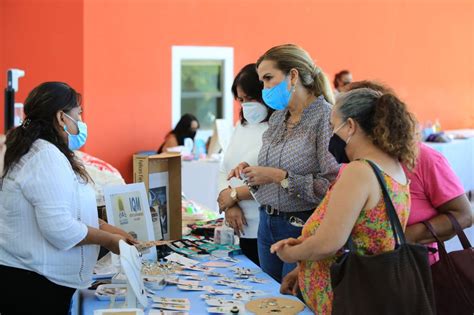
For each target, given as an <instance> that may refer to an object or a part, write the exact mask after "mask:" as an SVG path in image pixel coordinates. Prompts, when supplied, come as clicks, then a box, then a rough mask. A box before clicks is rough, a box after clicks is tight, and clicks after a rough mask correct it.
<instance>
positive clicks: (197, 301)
mask: <svg viewBox="0 0 474 315" xmlns="http://www.w3.org/2000/svg"><path fill="white" fill-rule="evenodd" d="M235 258H237V259H238V260H239V263H238V264H236V265H235V266H239V267H245V268H252V269H253V268H258V267H257V266H256V265H255V264H253V263H252V262H251V261H250V260H249V259H248V258H247V257H245V256H243V255H239V256H236V257H235ZM214 271H216V272H220V273H223V274H225V275H227V276H229V277H233V272H232V271H231V270H229V269H227V268H215V269H214ZM256 277H257V278H262V279H267V280H268V282H267V283H263V284H260V283H251V282H249V281H247V280H244V282H243V283H244V284H246V285H250V286H252V287H253V289H254V290H262V291H264V292H265V293H266V295H265V296H259V297H256V298H261V297H270V296H271V297H286V298H289V299H297V298H295V297H293V296H288V295H281V294H280V293H279V292H280V284H279V283H277V282H276V281H275V280H273V279H272V278H271V277H270V276H268V275H267V274H266V273H264V272H263V271H262V272H260V273H258V274H257V275H256ZM217 279H219V278H217V277H208V279H207V280H206V281H202V282H201V284H203V285H212V286H213V287H215V288H220V289H227V287H224V286H219V285H217V284H214V283H212V282H213V281H214V280H217ZM235 291H238V290H235ZM157 292H158V294H159V296H163V297H170V298H171V297H176V298H188V299H189V300H190V302H191V310H190V311H189V314H207V311H206V308H207V307H208V306H207V304H206V302H205V301H204V300H203V299H201V298H200V297H199V296H200V295H201V294H205V293H206V292H205V291H181V290H179V289H178V288H177V287H176V286H175V285H167V286H166V287H165V289H164V290H162V291H157ZM216 297H221V298H226V299H232V296H231V295H218V296H216ZM79 300H80V302H79V308H80V313H81V314H85V315H92V314H94V310H97V309H106V308H108V307H109V302H108V301H100V300H98V299H97V298H96V297H95V295H94V291H93V290H80V291H79ZM244 303H245V302H244ZM119 305H123V301H116V302H115V307H119ZM248 314H251V313H250V312H249V313H248ZM300 314H312V312H311V311H310V310H309V309H308V308H305V310H304V311H303V312H301V313H300Z"/></svg>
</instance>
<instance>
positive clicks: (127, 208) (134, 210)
mask: <svg viewBox="0 0 474 315" xmlns="http://www.w3.org/2000/svg"><path fill="white" fill-rule="evenodd" d="M104 199H105V207H106V211H107V221H108V223H109V224H111V225H114V226H117V227H119V228H121V229H123V230H124V231H126V232H127V233H129V234H130V235H132V236H133V237H135V238H136V239H137V240H140V241H155V240H160V239H162V238H163V235H162V233H161V228H159V231H155V230H154V227H156V225H153V221H152V216H151V211H150V206H149V204H148V198H147V195H146V189H145V184H144V183H135V184H128V185H118V186H106V187H104ZM156 236H161V237H160V238H158V239H156ZM151 252H154V251H151ZM152 254H154V257H155V259H156V253H152ZM151 256H152V257H153V255H151Z"/></svg>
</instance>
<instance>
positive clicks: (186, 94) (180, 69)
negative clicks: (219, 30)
mask: <svg viewBox="0 0 474 315" xmlns="http://www.w3.org/2000/svg"><path fill="white" fill-rule="evenodd" d="M172 55H173V62H172V77H173V83H172V113H173V117H172V122H173V126H175V125H176V124H177V123H178V121H179V119H180V118H181V116H182V115H183V114H185V113H190V114H193V115H195V116H196V117H197V118H198V120H199V122H200V124H201V128H200V130H199V132H198V135H197V137H198V138H201V139H204V140H205V139H207V138H208V137H209V136H210V135H211V134H212V129H213V126H214V121H215V119H216V118H224V119H229V120H231V121H233V96H232V92H231V86H232V80H233V77H234V75H233V67H234V65H233V55H234V51H233V48H229V47H188V46H174V47H173V48H172Z"/></svg>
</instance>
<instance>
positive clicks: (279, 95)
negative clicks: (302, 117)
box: [262, 78, 293, 110]
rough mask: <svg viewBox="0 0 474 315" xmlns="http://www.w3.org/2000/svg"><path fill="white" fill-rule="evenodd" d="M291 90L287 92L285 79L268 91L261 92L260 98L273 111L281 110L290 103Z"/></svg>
mask: <svg viewBox="0 0 474 315" xmlns="http://www.w3.org/2000/svg"><path fill="white" fill-rule="evenodd" d="M292 94H293V89H291V90H290V91H288V81H287V78H285V80H283V81H281V82H280V83H278V84H277V85H275V86H274V87H272V88H269V89H263V90H262V96H263V100H264V101H265V103H266V104H267V105H268V106H270V107H271V108H273V109H274V110H283V109H285V108H287V107H288V104H289V103H290V99H291V95H292Z"/></svg>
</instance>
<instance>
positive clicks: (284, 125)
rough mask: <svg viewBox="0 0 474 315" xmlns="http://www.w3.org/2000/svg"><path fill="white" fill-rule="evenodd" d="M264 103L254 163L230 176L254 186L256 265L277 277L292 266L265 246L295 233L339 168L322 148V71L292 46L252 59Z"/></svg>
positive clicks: (325, 84) (327, 98)
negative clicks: (266, 112) (264, 122)
mask: <svg viewBox="0 0 474 315" xmlns="http://www.w3.org/2000/svg"><path fill="white" fill-rule="evenodd" d="M257 72H258V75H259V78H260V80H261V81H263V84H264V89H263V91H262V93H263V98H264V101H265V102H266V103H267V104H268V105H269V106H270V107H272V108H274V109H275V110H276V111H275V112H274V113H273V115H272V117H271V118H270V120H269V128H268V130H267V131H266V132H265V133H264V134H263V145H262V148H261V150H260V153H259V158H258V166H251V165H248V163H246V162H245V161H244V162H242V163H240V164H239V165H238V166H237V167H236V168H235V171H234V172H233V175H235V176H241V175H242V177H247V180H248V183H249V185H251V186H253V187H255V188H258V189H257V191H256V193H255V197H256V199H257V201H258V202H259V203H260V204H261V207H260V224H259V230H258V251H259V259H260V264H261V267H262V269H263V270H264V271H265V272H266V273H268V274H270V275H271V276H272V277H273V278H275V279H276V280H278V281H281V279H282V278H283V277H284V276H285V275H286V274H287V273H288V272H290V271H291V270H292V269H293V268H294V267H295V265H294V264H286V263H284V262H282V261H281V260H280V259H279V258H278V257H277V256H276V255H275V254H271V253H270V246H271V245H272V244H273V243H275V242H277V241H279V240H281V239H285V238H287V237H298V236H300V235H301V228H302V226H303V224H304V222H305V221H306V219H307V218H308V217H309V216H310V215H311V214H312V212H313V210H314V209H315V208H316V207H317V206H318V204H319V202H320V201H321V199H322V198H323V196H324V195H325V193H326V191H327V190H328V188H329V185H330V183H331V182H332V181H333V180H334V179H335V177H336V175H337V172H338V170H339V166H338V164H337V162H336V161H335V159H334V157H333V156H332V155H331V154H330V153H329V152H328V144H329V138H330V137H331V135H332V129H331V127H330V125H329V117H330V112H331V104H332V103H333V102H334V97H333V94H332V91H331V86H330V84H329V80H328V79H327V77H326V75H325V74H324V73H323V72H322V71H321V69H320V68H319V67H317V66H316V65H315V64H314V62H313V60H312V59H311V57H310V55H309V54H308V53H307V52H306V51H305V50H303V49H302V48H301V47H298V46H296V45H291V44H288V45H281V46H276V47H273V48H271V49H270V50H268V51H267V52H266V53H265V54H264V55H263V56H262V57H260V59H259V60H258V61H257Z"/></svg>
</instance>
